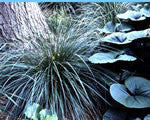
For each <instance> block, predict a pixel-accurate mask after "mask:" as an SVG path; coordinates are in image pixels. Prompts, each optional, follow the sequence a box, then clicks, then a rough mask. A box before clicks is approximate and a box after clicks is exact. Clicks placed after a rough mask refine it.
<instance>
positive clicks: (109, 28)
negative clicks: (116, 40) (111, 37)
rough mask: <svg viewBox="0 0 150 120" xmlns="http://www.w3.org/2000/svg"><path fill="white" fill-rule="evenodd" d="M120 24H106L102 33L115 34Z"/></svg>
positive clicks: (110, 22)
mask: <svg viewBox="0 0 150 120" xmlns="http://www.w3.org/2000/svg"><path fill="white" fill-rule="evenodd" d="M118 25H119V24H118V23H113V22H112V21H109V22H107V23H106V24H105V26H104V28H103V29H101V33H107V34H108V33H113V32H116V28H117V26H118Z"/></svg>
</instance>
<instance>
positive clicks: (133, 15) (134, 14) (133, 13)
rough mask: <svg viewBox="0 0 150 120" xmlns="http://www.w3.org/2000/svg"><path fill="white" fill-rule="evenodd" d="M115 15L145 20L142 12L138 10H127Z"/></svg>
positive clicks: (133, 19) (124, 18) (126, 18)
mask: <svg viewBox="0 0 150 120" xmlns="http://www.w3.org/2000/svg"><path fill="white" fill-rule="evenodd" d="M117 17H118V18H119V19H123V20H132V21H142V20H145V19H146V17H144V16H142V14H141V13H140V12H138V11H132V10H128V11H127V12H125V13H123V14H118V15H117Z"/></svg>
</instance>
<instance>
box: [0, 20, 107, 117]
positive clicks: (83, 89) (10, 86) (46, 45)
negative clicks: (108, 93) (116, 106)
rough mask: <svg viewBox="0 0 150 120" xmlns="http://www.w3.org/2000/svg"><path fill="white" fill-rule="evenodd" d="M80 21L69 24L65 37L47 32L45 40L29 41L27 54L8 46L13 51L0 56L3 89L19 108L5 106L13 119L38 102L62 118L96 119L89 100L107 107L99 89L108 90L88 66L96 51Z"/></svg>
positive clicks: (24, 49) (11, 44) (15, 45)
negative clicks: (100, 100) (89, 57)
mask: <svg viewBox="0 0 150 120" xmlns="http://www.w3.org/2000/svg"><path fill="white" fill-rule="evenodd" d="M82 22H83V21H80V22H79V23H78V24H77V23H75V24H74V25H71V26H70V27H69V28H68V29H67V30H66V31H65V33H63V32H61V31H63V30H62V29H63V27H62V29H61V28H60V33H59V34H57V35H55V34H53V33H51V34H50V35H49V37H48V39H43V38H42V37H39V38H37V41H36V42H33V41H29V43H28V44H29V45H30V46H31V48H30V49H29V48H28V49H26V48H23V47H21V46H20V45H18V44H14V43H9V44H10V46H11V47H12V48H13V49H10V50H9V49H8V50H6V51H4V52H1V53H0V56H1V59H0V61H1V65H0V71H1V72H0V79H1V85H2V89H3V90H4V91H6V92H11V95H10V96H9V97H10V98H11V99H12V100H13V101H14V102H15V103H17V105H16V104H14V103H13V102H12V101H8V103H7V105H6V109H7V110H9V111H10V112H12V113H13V114H14V115H15V117H18V116H19V115H20V114H21V113H23V111H24V108H25V107H26V105H27V103H30V104H32V103H35V102H36V103H39V104H40V105H41V106H42V107H43V108H47V109H50V110H52V111H54V112H56V113H57V115H58V117H59V118H60V119H65V118H69V119H71V120H73V119H78V120H80V119H83V120H86V119H88V116H91V117H92V118H96V109H95V106H94V104H93V101H92V100H91V99H93V98H94V99H95V100H98V99H96V98H99V99H100V98H101V99H103V100H104V101H105V102H107V101H106V100H105V98H104V97H102V95H101V94H100V92H101V91H100V88H103V90H104V91H105V90H107V89H106V88H105V86H103V83H104V78H102V76H104V73H100V72H98V71H96V70H94V69H92V68H91V67H90V65H88V64H87V63H88V62H87V57H88V56H89V55H90V53H91V50H92V49H93V48H94V47H93V44H92V42H91V34H90V33H91V32H92V31H90V29H89V30H87V28H88V27H87V26H85V24H82ZM60 25H61V24H60ZM61 33H62V34H61ZM93 70H94V71H93ZM95 73H96V74H97V75H98V76H95ZM101 74H103V75H102V76H101ZM96 78H99V79H96ZM14 95H15V96H19V97H15V96H14ZM12 119H14V118H12Z"/></svg>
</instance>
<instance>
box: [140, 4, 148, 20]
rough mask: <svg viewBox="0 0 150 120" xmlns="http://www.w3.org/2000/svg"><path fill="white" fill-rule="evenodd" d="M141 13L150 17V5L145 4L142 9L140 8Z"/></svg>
mask: <svg viewBox="0 0 150 120" xmlns="http://www.w3.org/2000/svg"><path fill="white" fill-rule="evenodd" d="M140 13H141V14H143V15H144V16H146V17H150V5H147V4H146V5H145V7H143V8H142V9H140Z"/></svg>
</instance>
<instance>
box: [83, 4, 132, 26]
mask: <svg viewBox="0 0 150 120" xmlns="http://www.w3.org/2000/svg"><path fill="white" fill-rule="evenodd" d="M129 6H130V3H126V2H98V3H86V4H85V5H83V6H81V10H82V11H83V16H84V17H86V18H87V19H88V18H90V19H92V20H93V19H94V20H95V21H97V22H98V24H99V27H100V28H102V27H104V25H105V24H106V23H107V22H109V21H112V22H113V23H116V22H117V21H118V20H117V19H116V18H115V17H116V15H117V14H119V13H122V12H124V11H126V10H127V9H128V8H129Z"/></svg>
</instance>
